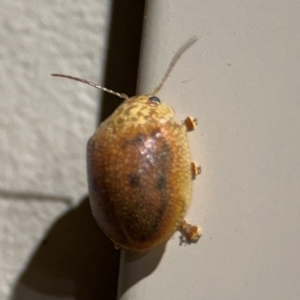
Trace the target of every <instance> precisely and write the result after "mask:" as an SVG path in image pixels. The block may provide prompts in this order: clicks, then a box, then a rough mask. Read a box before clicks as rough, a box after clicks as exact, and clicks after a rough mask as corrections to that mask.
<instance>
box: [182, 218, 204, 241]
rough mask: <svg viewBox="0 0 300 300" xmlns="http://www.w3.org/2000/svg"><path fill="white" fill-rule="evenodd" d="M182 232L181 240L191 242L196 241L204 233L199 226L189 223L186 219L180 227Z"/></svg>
mask: <svg viewBox="0 0 300 300" xmlns="http://www.w3.org/2000/svg"><path fill="white" fill-rule="evenodd" d="M178 230H179V231H180V232H181V234H182V237H181V242H182V243H186V244H190V243H196V242H197V241H198V240H199V238H200V237H201V235H202V229H201V228H200V227H198V226H195V225H191V224H188V223H187V222H186V221H185V220H183V221H182V222H181V224H180V226H179V229H178Z"/></svg>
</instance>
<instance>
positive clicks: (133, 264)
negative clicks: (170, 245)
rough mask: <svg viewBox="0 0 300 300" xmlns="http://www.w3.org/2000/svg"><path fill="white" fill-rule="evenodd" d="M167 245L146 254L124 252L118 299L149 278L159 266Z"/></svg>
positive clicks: (122, 254)
mask: <svg viewBox="0 0 300 300" xmlns="http://www.w3.org/2000/svg"><path fill="white" fill-rule="evenodd" d="M165 248H166V243H164V244H162V245H160V246H158V247H156V248H154V249H152V250H150V251H149V252H145V253H136V252H132V251H122V253H121V262H120V273H119V286H118V299H121V298H122V296H123V295H124V294H125V293H126V291H128V290H129V289H130V288H131V287H132V286H134V285H135V284H137V283H138V282H139V281H141V280H142V279H144V278H146V277H147V276H149V275H150V274H151V273H152V272H153V271H154V270H155V269H156V267H157V266H158V265H159V263H160V261H161V258H162V257H163V254H164V252H165Z"/></svg>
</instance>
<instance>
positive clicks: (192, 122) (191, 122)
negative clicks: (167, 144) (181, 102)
mask: <svg viewBox="0 0 300 300" xmlns="http://www.w3.org/2000/svg"><path fill="white" fill-rule="evenodd" d="M183 124H184V125H185V127H186V129H187V131H193V130H194V129H195V127H196V126H197V125H198V121H197V119H196V118H193V117H187V118H186V119H185V120H184V121H183Z"/></svg>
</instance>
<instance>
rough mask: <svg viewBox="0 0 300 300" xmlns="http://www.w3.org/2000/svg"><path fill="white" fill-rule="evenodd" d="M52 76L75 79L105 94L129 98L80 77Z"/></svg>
mask: <svg viewBox="0 0 300 300" xmlns="http://www.w3.org/2000/svg"><path fill="white" fill-rule="evenodd" d="M51 76H54V77H63V78H68V79H73V80H76V81H79V82H82V83H85V84H88V85H90V86H93V87H95V88H97V89H99V90H102V91H104V92H107V93H109V94H112V95H115V96H117V97H120V98H122V99H125V100H126V99H128V98H129V97H128V96H127V95H126V94H123V93H117V92H114V91H112V90H109V89H107V88H105V87H102V86H100V85H97V84H95V83H93V82H90V81H87V80H85V79H81V78H78V77H73V76H70V75H64V74H51Z"/></svg>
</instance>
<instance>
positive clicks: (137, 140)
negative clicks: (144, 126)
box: [134, 134, 146, 144]
mask: <svg viewBox="0 0 300 300" xmlns="http://www.w3.org/2000/svg"><path fill="white" fill-rule="evenodd" d="M145 139H146V136H145V135H144V134H138V135H137V136H136V137H135V139H134V142H135V143H137V144H140V143H144V141H145Z"/></svg>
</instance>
